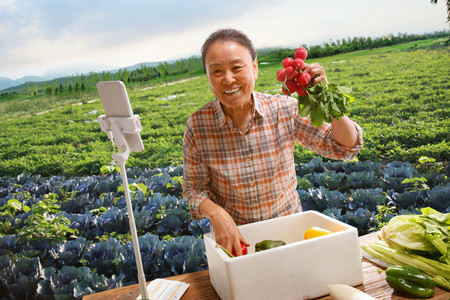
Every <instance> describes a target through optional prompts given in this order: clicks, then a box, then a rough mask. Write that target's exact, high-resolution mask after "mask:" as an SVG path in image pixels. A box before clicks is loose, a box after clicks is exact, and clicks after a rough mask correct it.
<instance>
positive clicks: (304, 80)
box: [297, 72, 311, 86]
mask: <svg viewBox="0 0 450 300" xmlns="http://www.w3.org/2000/svg"><path fill="white" fill-rule="evenodd" d="M310 81H311V74H309V73H307V72H303V73H300V74H299V75H298V77H297V82H298V85H301V86H304V85H307V84H309V82H310Z"/></svg>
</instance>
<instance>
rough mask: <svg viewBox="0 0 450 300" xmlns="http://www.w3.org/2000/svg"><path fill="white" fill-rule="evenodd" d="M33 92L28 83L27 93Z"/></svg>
mask: <svg viewBox="0 0 450 300" xmlns="http://www.w3.org/2000/svg"><path fill="white" fill-rule="evenodd" d="M29 94H31V89H30V85H29V84H27V95H29Z"/></svg>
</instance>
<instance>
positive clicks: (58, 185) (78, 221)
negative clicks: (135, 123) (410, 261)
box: [0, 42, 450, 300]
mask: <svg viewBox="0 0 450 300" xmlns="http://www.w3.org/2000/svg"><path fill="white" fill-rule="evenodd" d="M448 58H449V50H448V48H447V47H443V46H441V45H440V44H439V43H435V42H433V43H431V45H430V46H428V47H425V48H417V47H415V46H414V44H411V45H410V46H403V47H401V48H396V47H391V48H381V49H374V50H370V51H369V50H368V51H362V52H358V53H348V54H342V55H338V56H333V57H326V58H322V59H318V60H317V61H319V62H320V63H321V64H322V65H324V67H325V69H326V72H327V75H328V79H329V81H330V82H332V83H336V84H340V85H344V86H351V87H353V91H354V96H355V97H356V101H355V102H354V104H352V113H351V116H350V117H351V118H352V119H353V120H355V121H356V122H358V123H359V124H360V125H361V127H362V128H363V130H364V148H363V149H362V150H361V153H360V154H359V155H358V160H357V161H353V162H349V161H330V160H325V159H323V158H321V157H320V156H318V155H316V154H314V153H311V152H309V151H307V150H305V149H302V148H301V147H299V146H298V147H297V148H296V151H295V161H296V172H297V178H298V190H297V191H298V194H299V196H300V200H301V202H302V206H303V210H305V211H306V210H316V211H319V212H322V213H324V214H326V215H329V216H331V217H333V218H336V219H338V220H341V221H343V222H345V223H348V224H351V225H353V226H355V227H356V228H357V229H358V232H359V234H360V235H362V234H366V233H368V232H371V231H374V230H377V229H379V228H380V226H382V225H383V224H385V223H386V222H387V221H388V220H389V219H390V218H392V217H393V216H395V215H398V214H414V213H416V214H417V213H420V208H422V207H427V206H429V207H432V208H434V209H436V210H438V211H440V212H443V213H445V212H446V213H450V185H449V179H448V176H449V174H450V167H449V165H448V160H449V157H450V150H449V149H450V147H449V132H450V130H449V129H450V126H449V122H450V121H449V115H450V108H449V105H448V99H450V92H449V89H448V87H449V84H448V82H449V80H448ZM315 61H316V60H315ZM279 67H280V63H275V62H271V61H270V60H269V59H267V61H266V62H264V59H261V60H260V75H259V78H258V81H257V87H256V89H257V90H259V91H263V92H267V93H279V92H280V87H279V83H278V82H277V81H276V78H275V73H276V70H277V69H278V68H279ZM183 79H188V80H186V81H180V82H175V81H174V82H171V83H170V84H169V82H167V83H164V84H161V83H158V84H155V83H151V82H150V83H148V84H144V83H142V84H139V85H137V84H135V85H131V86H128V92H129V96H130V100H131V104H132V107H133V109H134V112H135V113H137V114H139V115H140V118H141V122H142V126H143V131H142V133H141V134H142V138H143V141H144V146H145V150H144V152H142V153H133V154H131V157H130V159H129V161H128V164H127V166H128V171H127V175H128V181H129V185H130V189H131V194H132V203H133V205H134V216H135V219H136V226H137V230H138V235H139V244H140V248H141V256H142V260H143V264H144V271H145V275H146V279H147V280H151V279H154V278H158V277H167V276H172V275H178V274H183V273H186V272H195V271H198V270H204V269H206V268H207V260H206V256H205V249H204V244H203V239H202V235H203V234H204V233H205V232H208V231H209V220H208V219H203V220H201V221H196V220H192V219H191V218H190V215H189V211H188V204H187V202H186V201H185V200H184V199H183V197H182V194H181V192H182V190H181V183H182V181H183V166H182V156H181V140H182V134H183V131H184V127H185V123H186V120H187V118H188V116H189V115H190V114H191V113H192V112H193V111H195V110H196V109H198V108H199V107H201V106H202V105H204V104H205V103H207V102H208V101H210V100H211V99H212V97H213V95H212V93H211V92H210V90H209V84H208V81H207V78H206V76H205V75H204V74H200V75H199V74H196V75H195V76H194V77H192V78H183ZM90 100H95V99H94V98H92V99H90ZM100 114H103V109H102V106H101V103H100V101H82V104H81V105H72V103H67V104H65V105H64V104H62V105H61V107H59V108H57V109H55V110H53V111H50V112H47V113H42V114H37V113H33V114H31V115H30V116H24V115H17V116H9V117H8V118H4V119H2V122H0V157H1V159H0V175H1V176H2V177H1V178H0V299H5V300H6V299H81V298H82V297H83V296H84V295H87V294H91V293H94V292H99V291H103V290H106V289H112V288H116V287H120V286H124V285H129V284H134V283H137V277H136V274H137V271H136V267H135V261H134V255H133V247H132V243H131V236H130V234H129V227H128V226H129V225H128V218H127V211H126V205H125V198H124V195H123V187H122V179H121V175H120V173H119V172H117V170H116V169H114V168H111V167H109V164H110V161H111V153H112V152H113V151H114V149H113V147H112V145H111V142H110V141H109V140H108V138H107V136H106V134H105V133H103V132H101V130H100V126H99V124H98V122H97V121H96V119H97V118H98V116H99V115H100Z"/></svg>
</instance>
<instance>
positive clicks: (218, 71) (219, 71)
mask: <svg viewBox="0 0 450 300" xmlns="http://www.w3.org/2000/svg"><path fill="white" fill-rule="evenodd" d="M221 72H222V70H219V69H216V70H213V73H214V74H220V73H221Z"/></svg>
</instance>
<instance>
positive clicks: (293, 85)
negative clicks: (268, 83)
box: [286, 79, 298, 94]
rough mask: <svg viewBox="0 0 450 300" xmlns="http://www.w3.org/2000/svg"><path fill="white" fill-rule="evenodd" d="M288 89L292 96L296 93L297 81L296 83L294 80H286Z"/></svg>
mask: <svg viewBox="0 0 450 300" xmlns="http://www.w3.org/2000/svg"><path fill="white" fill-rule="evenodd" d="M286 87H287V88H288V89H289V92H290V93H291V94H292V93H295V91H296V90H297V87H298V84H297V81H295V80H294V79H291V80H286Z"/></svg>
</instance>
